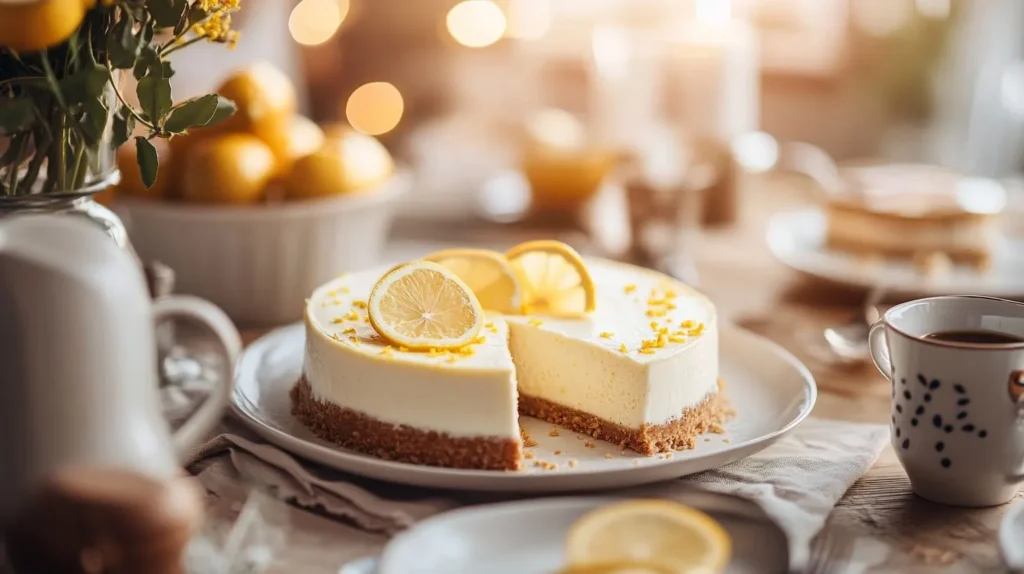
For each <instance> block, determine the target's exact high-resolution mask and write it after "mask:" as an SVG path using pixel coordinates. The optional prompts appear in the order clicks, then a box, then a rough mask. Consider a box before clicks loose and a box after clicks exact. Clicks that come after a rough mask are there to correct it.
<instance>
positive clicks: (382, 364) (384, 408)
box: [304, 269, 519, 438]
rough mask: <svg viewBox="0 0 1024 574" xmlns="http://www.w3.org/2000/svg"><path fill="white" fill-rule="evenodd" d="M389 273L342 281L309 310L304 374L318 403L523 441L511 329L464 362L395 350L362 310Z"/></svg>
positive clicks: (488, 339) (454, 432) (316, 296)
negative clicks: (520, 430)
mask: <svg viewBox="0 0 1024 574" xmlns="http://www.w3.org/2000/svg"><path fill="white" fill-rule="evenodd" d="M385 271H387V269H377V270H373V271H368V272H364V273H359V274H353V275H351V276H344V277H340V278H338V279H335V280H333V281H331V282H329V283H327V284H326V285H324V286H322V287H320V288H319V289H317V290H316V291H315V292H314V293H313V296H312V297H310V299H309V301H308V302H307V304H306V357H305V367H304V368H305V375H306V379H307V380H308V381H309V384H310V386H311V387H312V390H313V395H314V396H315V397H316V398H317V399H319V400H321V401H328V402H331V403H333V404H336V405H339V406H342V407H345V408H349V409H352V410H354V411H357V412H360V413H362V414H365V415H367V416H370V417H373V418H375V419H377V420H379V421H382V422H387V423H392V424H395V425H408V426H411V427H415V428H418V429H424V430H432V431H437V432H443V433H447V434H449V435H451V436H481V437H502V438H518V437H519V423H518V412H517V401H518V396H517V392H516V377H515V371H514V368H513V365H512V357H511V355H509V351H508V331H507V327H506V325H505V322H504V321H502V320H501V319H500V318H495V319H494V320H493V321H490V322H488V324H487V327H486V328H485V329H484V331H483V333H482V334H481V337H482V340H481V342H479V343H476V344H473V345H470V346H469V347H468V349H467V350H466V351H464V352H463V353H459V354H447V353H444V354H434V355H431V354H429V353H421V352H407V351H402V350H399V349H397V348H391V347H389V346H388V345H387V344H386V343H384V342H383V341H382V340H381V339H380V337H379V336H378V335H377V333H376V331H374V330H373V327H371V326H370V324H369V323H368V322H367V320H366V309H365V306H364V303H365V301H366V297H367V296H368V295H369V293H370V290H371V289H372V288H373V285H374V283H376V281H377V279H379V278H380V276H381V275H382V274H383V273H384V272H385ZM468 353H472V354H468Z"/></svg>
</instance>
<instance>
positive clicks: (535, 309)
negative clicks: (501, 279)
mask: <svg viewBox="0 0 1024 574" xmlns="http://www.w3.org/2000/svg"><path fill="white" fill-rule="evenodd" d="M505 256H506V257H507V258H508V261H509V263H510V264H511V266H512V269H514V270H515V271H516V273H517V275H518V277H519V278H520V280H521V281H523V282H524V283H525V287H526V302H525V305H524V310H525V311H526V312H527V313H539V314H543V315H553V316H560V317H579V316H582V315H586V314H587V313H590V312H591V311H593V310H594V305H595V296H594V280H593V279H591V277H590V272H589V271H587V266H586V264H585V263H584V262H583V258H582V257H580V254H579V253H576V251H575V250H574V249H573V248H572V247H569V246H568V245H566V244H565V243H562V242H561V241H550V240H546V241H528V242H526V243H522V244H520V245H517V246H515V247H513V248H512V249H510V250H509V251H508V253H506V254H505Z"/></svg>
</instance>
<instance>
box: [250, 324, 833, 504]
mask: <svg viewBox="0 0 1024 574" xmlns="http://www.w3.org/2000/svg"><path fill="white" fill-rule="evenodd" d="M303 329H304V327H303V325H302V324H294V325H290V326H288V327H284V328H281V329H278V330H276V331H273V332H271V333H270V334H268V335H266V336H264V337H263V338H261V339H259V340H258V341H256V342H255V343H253V344H252V345H251V346H250V347H249V348H248V349H247V350H246V351H245V353H244V354H243V356H242V359H241V361H239V365H238V373H237V375H236V381H235V394H234V398H233V400H232V407H233V409H234V411H235V413H236V414H237V415H238V416H239V417H240V418H241V420H242V421H243V422H245V423H246V424H247V425H248V426H249V427H251V428H252V429H253V430H254V431H255V432H257V433H258V434H260V435H261V436H263V438H265V439H266V440H268V441H270V442H272V443H274V444H276V445H278V446H280V447H281V448H284V449H286V450H289V451H291V452H293V453H295V454H296V455H299V456H302V457H305V458H308V459H310V460H314V461H316V462H320V463H322V464H325V465H327V466H330V467H333V468H336V469H338V470H342V471H346V472H351V473H354V474H358V475H362V476H366V477H370V478H377V479H380V480H386V481H389V482H397V483H402V484H410V485H416V486H426V487H434V488H449V489H462V490H489V491H517V492H564V491H579V490H593V489H603V488H616V487H625V486H633V485H637V484H645V483H649V482H656V481H659V480H666V479H669V478H675V477H679V476H684V475H687V474H692V473H695V472H700V471H702V470H708V469H711V468H716V467H719V466H722V465H724V464H727V463H730V462H733V461H736V460H739V459H741V458H744V457H746V456H749V455H751V454H753V453H755V452H758V451H759V450H761V449H763V448H765V447H766V446H768V445H770V444H771V443H772V442H774V441H776V440H777V439H779V438H780V437H781V436H783V435H784V434H785V433H787V432H788V431H790V430H792V429H793V428H794V427H795V426H796V425H797V424H798V423H800V421H802V420H803V419H804V418H805V417H806V416H807V415H808V414H809V413H810V412H811V407H812V406H814V400H815V397H816V395H817V390H816V387H815V385H814V378H813V377H812V376H811V374H810V372H809V371H808V370H807V368H806V367H804V366H803V365H802V364H801V363H800V362H799V361H798V360H797V359H796V358H794V357H793V356H792V355H790V354H789V353H787V352H786V351H784V350H783V349H782V348H780V347H778V346H777V345H775V344H774V343H771V342H769V341H767V340H766V339H764V338H762V337H759V336H757V335H754V334H753V333H750V332H748V331H744V330H741V329H738V328H736V327H732V326H724V327H723V329H722V331H721V335H720V337H721V339H720V349H721V353H722V356H721V374H722V378H723V379H724V380H725V384H726V393H727V394H728V396H729V398H730V399H731V400H732V402H733V405H734V406H735V407H736V410H737V411H738V413H739V414H738V416H737V417H736V418H734V419H733V420H732V421H730V422H729V423H728V424H726V425H725V427H726V433H725V434H722V435H715V434H710V435H706V436H705V437H704V438H703V439H698V441H697V447H696V448H695V449H693V450H688V451H679V452H674V453H670V454H662V455H657V456H653V457H646V456H643V455H640V454H637V453H634V452H632V451H623V450H620V449H619V447H618V446H616V445H613V444H610V443H605V442H602V441H598V440H589V439H590V437H584V435H579V434H577V433H574V432H571V431H567V430H565V429H560V430H559V432H558V433H553V432H552V429H555V428H556V427H555V426H553V425H551V424H549V423H545V422H543V421H539V420H536V419H532V418H528V417H523V418H522V419H520V423H521V424H522V426H523V427H524V428H525V429H526V430H527V431H528V432H529V434H530V436H531V437H532V438H533V439H534V440H536V441H537V442H538V445H537V446H535V447H532V448H529V449H527V451H528V452H530V453H532V454H533V456H534V458H533V460H532V461H531V460H527V461H526V462H527V468H526V469H524V470H521V471H488V470H458V469H448V468H437V467H430V466H420V465H414V464H407V463H402V462H392V461H385V460H380V459H378V458H375V457H372V456H368V455H364V454H360V453H357V452H354V451H350V450H347V449H343V448H340V447H337V446H334V445H332V444H331V443H329V442H327V441H324V440H321V439H319V438H317V437H316V436H315V435H313V433H312V432H310V431H309V430H307V429H306V427H305V426H303V425H302V423H300V422H299V421H298V420H297V419H295V418H294V417H293V416H292V414H291V401H290V399H289V397H288V391H289V390H290V389H291V388H292V385H294V384H295V382H296V381H297V380H298V378H299V376H300V375H301V373H302V357H303V346H304V344H305V341H304V338H305V335H304V333H303ZM550 434H557V435H558V436H550ZM588 445H589V446H588ZM556 452H557V453H558V454H556ZM570 460H575V461H576V463H575V466H573V467H570V466H569V461H570ZM538 461H547V462H551V463H554V464H556V465H557V468H556V469H553V470H547V469H542V468H539V467H536V466H533V465H531V464H529V463H531V462H534V463H536V462H538Z"/></svg>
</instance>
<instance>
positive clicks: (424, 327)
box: [366, 261, 484, 350]
mask: <svg viewBox="0 0 1024 574" xmlns="http://www.w3.org/2000/svg"><path fill="white" fill-rule="evenodd" d="M366 305H367V314H368V315H369V319H370V325H372V326H373V328H374V329H375V330H376V331H377V333H378V334H380V336H381V337H383V338H384V339H386V340H388V341H389V342H391V343H394V344H396V345H400V346H403V347H407V348H409V349H416V350H424V349H430V348H434V349H454V348H458V347H462V346H464V345H467V344H469V343H470V342H472V341H473V339H474V338H476V336H477V335H479V334H480V329H482V328H483V326H484V311H483V309H482V308H481V307H480V302H479V301H477V298H476V296H475V295H473V292H472V291H471V290H470V289H469V287H468V286H466V284H465V283H463V282H462V280H461V279H459V278H458V277H456V276H455V274H454V273H452V272H451V271H448V270H447V269H445V268H444V267H442V266H440V265H438V264H437V263H432V262H429V261H417V262H414V263H407V264H405V265H400V266H398V267H396V268H394V269H392V270H391V271H388V272H387V273H386V274H385V275H384V276H383V277H381V279H380V281H378V282H377V284H376V285H374V286H373V290H372V291H371V292H370V299H369V301H367V304H366Z"/></svg>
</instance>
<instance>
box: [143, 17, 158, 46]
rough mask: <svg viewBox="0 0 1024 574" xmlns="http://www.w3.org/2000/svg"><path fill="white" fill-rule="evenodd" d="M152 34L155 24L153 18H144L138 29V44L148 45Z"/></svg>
mask: <svg viewBox="0 0 1024 574" xmlns="http://www.w3.org/2000/svg"><path fill="white" fill-rule="evenodd" d="M154 34H156V25H155V24H154V23H153V20H146V23H145V24H143V25H142V28H141V29H140V30H139V45H141V46H148V45H149V44H150V42H152V41H153V35H154Z"/></svg>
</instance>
